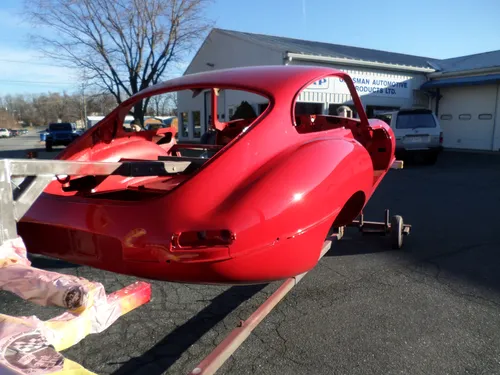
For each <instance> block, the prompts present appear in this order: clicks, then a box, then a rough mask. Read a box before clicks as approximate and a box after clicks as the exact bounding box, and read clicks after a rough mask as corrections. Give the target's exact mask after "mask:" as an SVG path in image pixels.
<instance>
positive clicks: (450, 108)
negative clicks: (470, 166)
mask: <svg viewBox="0 0 500 375" xmlns="http://www.w3.org/2000/svg"><path fill="white" fill-rule="evenodd" d="M496 93H497V85H484V86H468V87H454V88H446V89H441V95H442V96H443V97H442V98H441V101H440V102H439V120H440V123H441V126H442V128H443V136H444V139H443V145H444V147H448V148H464V149H476V150H491V148H492V139H493V124H494V118H495V101H496Z"/></svg>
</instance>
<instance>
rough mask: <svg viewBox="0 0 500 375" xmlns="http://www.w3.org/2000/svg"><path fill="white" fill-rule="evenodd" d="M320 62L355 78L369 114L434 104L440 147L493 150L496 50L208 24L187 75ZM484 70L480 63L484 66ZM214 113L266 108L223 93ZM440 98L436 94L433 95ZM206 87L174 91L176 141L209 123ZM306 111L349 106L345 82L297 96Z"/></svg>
mask: <svg viewBox="0 0 500 375" xmlns="http://www.w3.org/2000/svg"><path fill="white" fill-rule="evenodd" d="M295 64H301V65H304V64H307V65H321V66H329V67H332V68H335V69H340V70H343V71H345V72H347V73H348V74H349V75H350V76H351V77H352V78H353V80H354V81H355V84H356V88H357V91H358V94H359V95H360V97H361V100H362V102H363V105H364V107H365V111H366V112H367V114H368V117H373V116H374V115H375V114H376V113H377V112H379V111H387V110H392V109H398V108H409V107H424V108H431V109H433V110H434V111H435V112H436V113H437V115H438V116H439V118H440V120H441V125H442V127H443V129H444V146H445V147H450V148H467V149H481V150H492V149H493V150H499V149H500V132H498V131H495V125H496V123H497V122H498V121H500V110H499V109H498V107H499V106H498V103H499V100H500V98H499V96H498V91H499V84H498V83H499V82H500V51H496V52H491V53H485V54H480V55H474V56H465V57H459V58H453V59H447V60H438V59H433V58H426V57H420V56H411V55H405V54H399V53H392V52H385V51H378V50H371V49H365V48H358V47H350V46H343V45H335V44H327V43H320V42H312V41H304V40H297V39H290V38H282V37H275V36H269V35H261V34H251V33H243V32H237V31H230V30H221V29H213V30H212V31H211V33H210V34H209V35H208V37H207V38H206V40H205V41H204V43H203V44H202V46H201V47H200V49H199V50H198V52H197V54H196V55H195V57H194V58H193V60H192V62H191V63H190V65H189V66H188V68H187V70H186V72H185V74H192V73H198V72H203V71H209V70H218V69H225V68H233V67H242V66H255V65H295ZM485 68H486V69H485ZM225 94H226V95H223V96H222V97H221V98H220V99H219V110H218V116H219V117H221V118H224V119H228V118H229V117H230V116H231V114H232V112H233V111H234V108H235V107H236V106H237V105H238V104H239V103H241V101H242V100H246V101H248V102H249V103H250V104H251V105H252V106H253V108H254V110H255V112H256V113H257V114H258V113H261V112H262V110H263V109H264V108H265V106H264V105H263V104H264V103H262V102H260V101H259V99H258V98H259V97H257V96H255V95H250V94H243V95H241V93H239V94H240V95H238V96H236V95H234V94H233V95H232V94H231V93H227V92H226V93H225ZM438 98H439V100H438ZM208 100H209V93H208V92H207V93H204V95H199V96H197V97H195V98H193V97H192V95H190V93H187V92H183V93H179V95H178V113H179V140H180V141H188V142H190V141H191V142H197V141H199V140H200V137H201V135H202V134H204V132H205V131H206V129H207V124H208V121H209V116H210V104H209V101H208ZM299 102H300V104H299V107H300V108H301V110H302V111H304V112H309V111H311V112H312V111H314V112H315V113H318V111H320V112H321V113H325V114H335V113H336V110H337V108H338V107H339V106H341V105H349V106H350V107H351V108H353V109H354V106H353V105H352V101H351V97H350V95H349V91H348V89H347V87H346V86H345V84H343V85H342V86H339V84H338V80H336V81H334V80H323V81H321V82H316V83H315V85H312V86H311V87H310V88H309V89H307V90H306V91H305V92H303V93H302V94H301V96H300V97H299Z"/></svg>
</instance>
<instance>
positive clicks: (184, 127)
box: [181, 112, 189, 137]
mask: <svg viewBox="0 0 500 375" xmlns="http://www.w3.org/2000/svg"><path fill="white" fill-rule="evenodd" d="M181 134H182V136H183V137H188V136H189V120H188V114H187V112H181Z"/></svg>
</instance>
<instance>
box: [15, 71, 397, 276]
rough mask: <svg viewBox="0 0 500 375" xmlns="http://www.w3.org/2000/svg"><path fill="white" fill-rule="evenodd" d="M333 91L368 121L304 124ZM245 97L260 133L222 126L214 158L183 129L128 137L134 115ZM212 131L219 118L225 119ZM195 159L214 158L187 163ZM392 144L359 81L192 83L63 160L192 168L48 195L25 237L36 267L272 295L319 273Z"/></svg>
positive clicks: (219, 79) (81, 181)
mask: <svg viewBox="0 0 500 375" xmlns="http://www.w3.org/2000/svg"><path fill="white" fill-rule="evenodd" d="M325 77H339V78H341V79H343V80H344V81H345V82H346V84H347V86H348V87H349V89H350V92H351V96H352V100H353V102H354V104H355V106H356V109H357V112H358V116H359V118H348V117H339V116H329V115H321V114H317V115H299V114H296V113H295V104H296V101H297V99H298V95H299V93H300V92H301V91H302V90H304V89H305V88H307V87H309V86H310V85H311V84H313V83H314V82H317V81H318V80H321V79H323V78H325ZM225 89H233V90H245V91H249V92H253V93H256V94H259V95H262V96H264V97H266V98H268V100H269V105H268V107H267V109H266V110H265V111H264V112H263V113H262V114H261V115H259V116H257V117H256V118H254V119H248V118H246V119H241V120H238V119H237V120H232V121H228V122H219V121H218V120H216V119H215V118H214V120H212V125H213V127H214V128H215V129H216V131H217V140H216V142H215V145H214V144H212V145H207V146H206V147H205V146H203V145H189V144H185V145H182V144H177V143H176V139H175V137H174V135H175V134H174V133H175V132H176V130H175V129H172V128H167V129H159V130H156V131H155V130H153V131H140V132H133V133H132V132H127V131H125V129H124V128H123V121H124V118H125V116H126V115H127V114H128V112H129V111H130V110H131V108H132V107H133V106H134V104H135V103H137V102H138V101H139V100H143V99H145V98H147V97H150V96H154V95H158V94H164V93H167V92H172V91H179V90H191V91H190V92H192V93H194V95H196V94H199V93H200V92H204V91H205V90H208V91H209V92H212V93H214V95H212V108H217V93H218V92H219V91H220V90H225ZM214 117H215V116H214ZM194 148H206V149H209V150H211V152H212V154H213V155H212V156H211V157H210V158H203V157H193V156H186V155H187V154H186V153H187V152H189V151H192V149H194ZM394 149H395V140H394V135H393V132H392V131H391V129H390V127H389V126H388V125H387V124H385V123H384V122H382V121H378V120H368V119H367V117H366V115H365V112H364V111H363V107H362V105H361V102H360V99H359V97H358V95H357V93H356V90H355V88H354V85H353V82H352V80H351V78H350V77H349V76H348V75H347V74H345V73H343V72H341V71H337V70H333V69H330V68H326V67H312V66H274V67H262V66H260V67H248V68H236V69H227V70H219V71H211V72H206V73H200V74H193V75H186V76H183V77H180V78H177V79H173V80H170V81H167V82H164V83H161V84H158V85H156V86H153V87H150V88H148V89H146V90H143V91H142V92H140V93H138V94H136V95H135V96H133V97H131V98H130V99H128V100H127V101H126V102H124V103H122V104H121V105H120V106H118V107H117V108H116V109H115V110H114V111H113V112H112V113H110V114H109V115H108V116H107V117H106V118H105V119H103V120H102V121H101V122H100V123H99V124H98V125H96V126H95V127H93V128H91V129H89V130H88V131H87V132H86V133H84V134H83V135H82V136H81V137H80V138H78V139H77V140H76V141H74V142H73V143H72V144H70V145H69V146H68V147H67V148H66V149H65V150H64V151H63V152H62V153H60V154H59V155H58V156H57V159H61V160H76V161H110V162H119V161H124V160H126V161H134V160H148V161H158V160H160V161H162V160H163V161H184V162H189V167H188V168H186V169H183V170H182V171H181V172H178V173H175V172H173V173H171V174H168V175H147V174H146V175H143V176H136V177H123V176H120V175H110V176H104V177H99V176H84V177H79V176H72V177H70V178H66V179H63V178H60V179H59V180H57V181H53V182H51V184H50V185H49V186H48V187H47V188H46V190H45V191H44V193H43V194H42V195H41V196H40V197H39V198H38V200H37V201H36V202H35V204H34V205H33V206H32V207H31V209H30V210H29V211H28V212H27V213H26V214H25V216H24V217H23V219H22V220H21V221H20V222H19V223H18V230H19V234H20V235H21V236H22V238H23V240H24V242H25V244H26V246H27V249H28V251H29V252H31V253H38V254H44V255H48V256H51V257H55V258H59V259H63V260H66V261H70V262H74V263H78V264H83V265H89V266H92V267H96V268H100V269H105V270H109V271H112V272H117V273H122V274H128V275H135V276H138V277H144V278H150V279H159V280H166V281H174V282H187V283H207V284H211V283H214V284H216V283H224V284H248V283H263V282H270V281H274V280H279V279H284V278H287V277H290V276H294V275H298V274H301V273H303V272H306V271H308V270H310V269H312V268H313V267H314V266H315V265H316V263H317V262H318V259H319V255H320V251H321V249H322V244H323V243H324V241H325V238H326V237H327V235H328V234H329V231H330V229H331V228H334V227H340V226H343V225H346V224H349V223H351V222H352V220H353V219H355V218H356V217H357V216H358V214H359V213H360V212H361V210H362V209H363V207H364V206H365V204H366V203H367V201H368V200H369V198H370V197H371V196H372V194H373V192H374V190H375V189H376V187H377V185H378V184H379V183H380V181H381V179H382V178H383V176H384V175H385V173H386V172H387V171H388V169H389V168H390V167H391V164H392V163H393V162H394Z"/></svg>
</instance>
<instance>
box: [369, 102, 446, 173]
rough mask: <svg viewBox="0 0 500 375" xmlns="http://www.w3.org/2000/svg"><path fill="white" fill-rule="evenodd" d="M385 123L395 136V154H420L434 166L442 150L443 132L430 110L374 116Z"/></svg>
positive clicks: (412, 110) (402, 110) (405, 110)
mask: <svg viewBox="0 0 500 375" xmlns="http://www.w3.org/2000/svg"><path fill="white" fill-rule="evenodd" d="M376 117H377V118H378V119H381V120H382V121H384V122H386V123H387V124H388V125H390V127H391V128H392V130H393V131H394V135H395V136H396V154H397V155H398V157H401V156H404V155H406V154H410V153H411V154H421V155H423V156H424V157H425V160H426V161H427V162H429V163H431V164H434V163H435V162H436V160H437V157H438V155H439V153H440V152H441V151H442V150H443V130H442V129H441V125H440V124H439V120H438V118H437V117H436V115H434V113H432V111H431V110H430V109H400V110H399V111H394V112H385V113H381V114H378V115H377V116H376Z"/></svg>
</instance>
